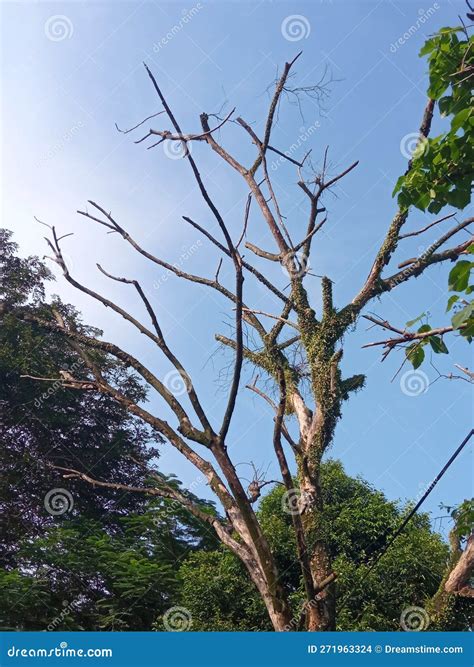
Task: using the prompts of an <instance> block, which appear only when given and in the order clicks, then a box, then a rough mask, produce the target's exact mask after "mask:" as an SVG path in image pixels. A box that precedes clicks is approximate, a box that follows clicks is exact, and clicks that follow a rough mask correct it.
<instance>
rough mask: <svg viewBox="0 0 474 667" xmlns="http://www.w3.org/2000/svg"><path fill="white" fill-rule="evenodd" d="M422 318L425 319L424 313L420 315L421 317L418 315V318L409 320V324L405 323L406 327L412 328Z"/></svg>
mask: <svg viewBox="0 0 474 667" xmlns="http://www.w3.org/2000/svg"><path fill="white" fill-rule="evenodd" d="M423 317H426V313H421V315H418V317H415V319H414V320H410V321H409V322H407V323H406V326H407V327H412V326H413V325H414V324H416V323H417V322H419V321H420V320H421V319H422V318H423Z"/></svg>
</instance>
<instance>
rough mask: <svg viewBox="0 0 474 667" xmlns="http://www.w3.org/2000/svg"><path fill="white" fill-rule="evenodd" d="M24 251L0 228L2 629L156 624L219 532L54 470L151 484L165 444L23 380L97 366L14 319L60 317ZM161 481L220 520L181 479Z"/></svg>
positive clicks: (162, 506)
mask: <svg viewBox="0 0 474 667" xmlns="http://www.w3.org/2000/svg"><path fill="white" fill-rule="evenodd" d="M16 251H17V249H16V246H15V244H13V243H12V242H11V240H10V235H9V233H7V232H0V268H1V271H2V277H3V282H2V287H1V290H2V291H1V303H0V305H1V304H3V305H5V304H6V305H7V306H8V307H9V308H6V309H3V310H1V311H0V318H1V327H0V408H1V411H2V418H1V420H0V437H1V440H2V447H1V449H0V473H1V474H0V627H2V628H3V629H6V628H13V629H22V630H44V629H48V628H49V629H53V630H59V629H62V630H84V629H85V630H98V629H114V630H119V629H121V630H143V629H150V628H151V627H152V624H153V622H154V621H155V619H156V617H157V615H159V614H160V613H161V612H163V611H165V610H166V609H167V608H168V607H169V606H170V604H171V601H172V600H173V599H175V598H176V596H177V595H178V591H179V584H178V581H177V563H179V562H180V561H181V560H182V559H183V557H184V555H185V554H186V555H187V554H189V553H190V552H192V551H193V550H194V549H206V548H216V545H217V541H216V538H215V535H214V533H213V532H212V531H210V530H209V527H208V526H207V525H203V524H202V522H200V521H198V520H197V519H196V518H195V517H193V516H192V515H190V514H189V513H188V512H187V511H186V510H184V509H183V508H182V507H181V506H180V505H177V504H176V503H174V502H172V501H170V500H167V499H154V500H152V501H151V500H150V499H149V498H147V497H146V496H145V495H143V494H130V493H124V492H123V491H121V490H115V489H98V488H95V487H93V486H90V485H88V484H85V483H83V482H82V481H79V480H72V479H68V480H67V481H66V480H64V479H63V477H62V474H61V473H60V472H58V471H56V470H54V469H53V468H52V467H51V466H50V464H54V465H60V466H63V467H72V468H76V469H81V470H85V471H88V472H89V471H92V474H93V475H94V476H95V477H97V478H99V479H106V480H110V481H120V482H121V483H124V484H130V485H132V486H145V485H147V484H152V483H153V481H152V480H151V479H150V478H149V477H148V475H146V473H144V471H143V469H142V467H141V466H140V465H138V464H137V463H136V460H141V461H143V462H144V463H147V462H148V463H150V462H153V461H154V460H156V458H157V457H158V451H157V449H156V448H155V447H154V446H153V445H156V444H159V443H160V442H161V439H160V437H159V436H158V434H156V433H154V432H152V431H151V430H149V429H147V428H145V427H144V426H143V424H142V423H141V422H140V421H139V420H137V419H135V418H133V417H132V416H131V414H130V413H129V412H128V411H126V410H124V409H122V408H121V407H120V406H119V405H118V404H117V403H116V402H115V401H113V400H111V399H109V398H108V397H107V396H103V395H97V394H95V393H93V392H82V391H73V390H70V389H67V388H65V387H64V386H63V385H62V383H61V382H60V381H57V382H54V383H52V384H44V383H42V382H38V381H35V380H32V379H29V378H24V377H21V376H22V375H23V374H29V375H35V376H39V377H46V378H58V377H59V371H60V370H62V369H68V370H70V371H72V372H73V374H74V376H75V377H78V378H84V379H86V378H87V370H86V369H85V368H84V364H82V363H81V361H82V359H81V357H80V355H79V354H78V353H77V352H76V351H75V350H74V349H71V348H70V347H69V345H68V344H67V342H66V340H65V338H64V337H63V336H60V335H59V334H53V333H51V334H47V335H45V333H44V331H42V330H40V329H39V328H38V327H36V326H34V325H32V324H28V323H25V322H24V321H23V320H22V319H21V318H17V317H16V316H15V312H11V308H21V311H22V312H23V311H25V310H27V311H28V312H33V313H35V314H37V315H40V316H41V317H43V318H50V317H51V310H50V308H49V307H48V306H47V305H46V304H45V303H44V280H45V279H48V278H49V277H50V275H49V272H48V271H47V270H46V269H45V267H44V265H43V264H42V263H41V262H40V260H38V258H34V257H33V258H27V259H22V258H19V257H17V256H16V254H15V253H16ZM55 305H56V308H57V309H58V310H60V312H61V313H62V315H63V317H64V318H65V319H67V320H68V321H69V322H71V323H73V324H74V326H75V327H76V328H77V329H78V330H79V331H85V332H87V333H88V334H89V335H96V336H97V335H99V334H100V332H99V331H98V330H96V329H93V328H91V327H86V326H85V325H84V324H83V323H82V322H81V319H80V317H79V314H78V313H77V312H76V311H75V310H74V309H72V308H71V307H70V306H67V305H65V304H63V303H61V302H60V301H59V300H57V299H56V301H55ZM95 363H96V364H97V365H98V366H99V367H100V369H101V372H102V373H103V374H104V376H105V377H106V378H107V379H108V381H109V382H110V383H111V384H113V385H117V386H120V389H121V391H123V392H125V393H126V394H127V395H128V396H129V397H130V398H131V399H132V400H135V401H144V400H146V394H145V392H144V391H143V388H142V386H141V385H140V384H139V383H138V382H137V379H136V378H135V377H134V376H133V375H131V374H129V373H128V372H127V370H126V369H125V368H124V366H123V365H121V364H120V363H118V362H116V361H115V360H114V359H113V358H110V357H108V356H106V355H99V354H96V355H95ZM163 479H164V481H165V482H166V483H167V484H168V485H170V486H173V487H175V488H177V489H179V490H180V491H181V492H182V493H184V494H185V495H187V496H188V497H190V498H192V499H193V500H194V501H195V502H198V503H199V504H200V506H201V509H202V510H203V511H205V512H207V513H215V508H214V506H213V505H212V504H210V503H204V502H202V501H199V500H198V499H197V498H196V497H195V496H194V495H193V494H191V493H189V492H185V491H183V489H181V485H180V483H179V482H178V481H177V480H176V479H175V478H173V477H165V476H163ZM58 487H66V488H67V490H68V492H69V493H70V494H71V496H72V498H73V508H72V510H71V511H70V512H67V513H65V514H62V515H59V516H52V515H51V514H49V513H48V512H47V510H46V508H45V505H44V498H45V494H46V493H47V492H48V491H50V490H51V489H55V488H56V489H57V488H58Z"/></svg>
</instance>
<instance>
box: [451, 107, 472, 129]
mask: <svg viewBox="0 0 474 667" xmlns="http://www.w3.org/2000/svg"><path fill="white" fill-rule="evenodd" d="M470 114H471V109H469V108H468V109H462V110H461V111H460V112H459V113H457V114H456V115H455V116H454V118H453V120H452V122H451V130H452V131H453V132H457V130H459V128H460V127H462V125H463V124H464V123H465V122H466V120H467V119H468V118H469V116H470Z"/></svg>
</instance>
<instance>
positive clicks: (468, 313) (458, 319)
mask: <svg viewBox="0 0 474 667" xmlns="http://www.w3.org/2000/svg"><path fill="white" fill-rule="evenodd" d="M473 313H474V303H470V304H469V305H468V306H466V307H465V308H463V309H462V310H459V311H458V312H457V313H456V315H453V317H452V318H451V324H452V325H453V327H454V328H455V329H459V327H460V326H461V325H463V324H465V323H466V322H467V321H468V320H469V318H470V317H472V315H473Z"/></svg>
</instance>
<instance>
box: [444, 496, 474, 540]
mask: <svg viewBox="0 0 474 667" xmlns="http://www.w3.org/2000/svg"><path fill="white" fill-rule="evenodd" d="M441 507H442V508H443V509H445V510H447V511H448V512H449V513H450V514H451V518H452V519H453V521H454V529H453V530H454V533H455V535H456V536H457V538H458V539H459V540H466V539H467V538H468V537H469V536H470V535H471V534H472V533H473V532H474V498H469V499H467V500H464V501H463V502H462V503H461V504H460V505H456V506H455V507H449V506H447V505H442V506H441Z"/></svg>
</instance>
